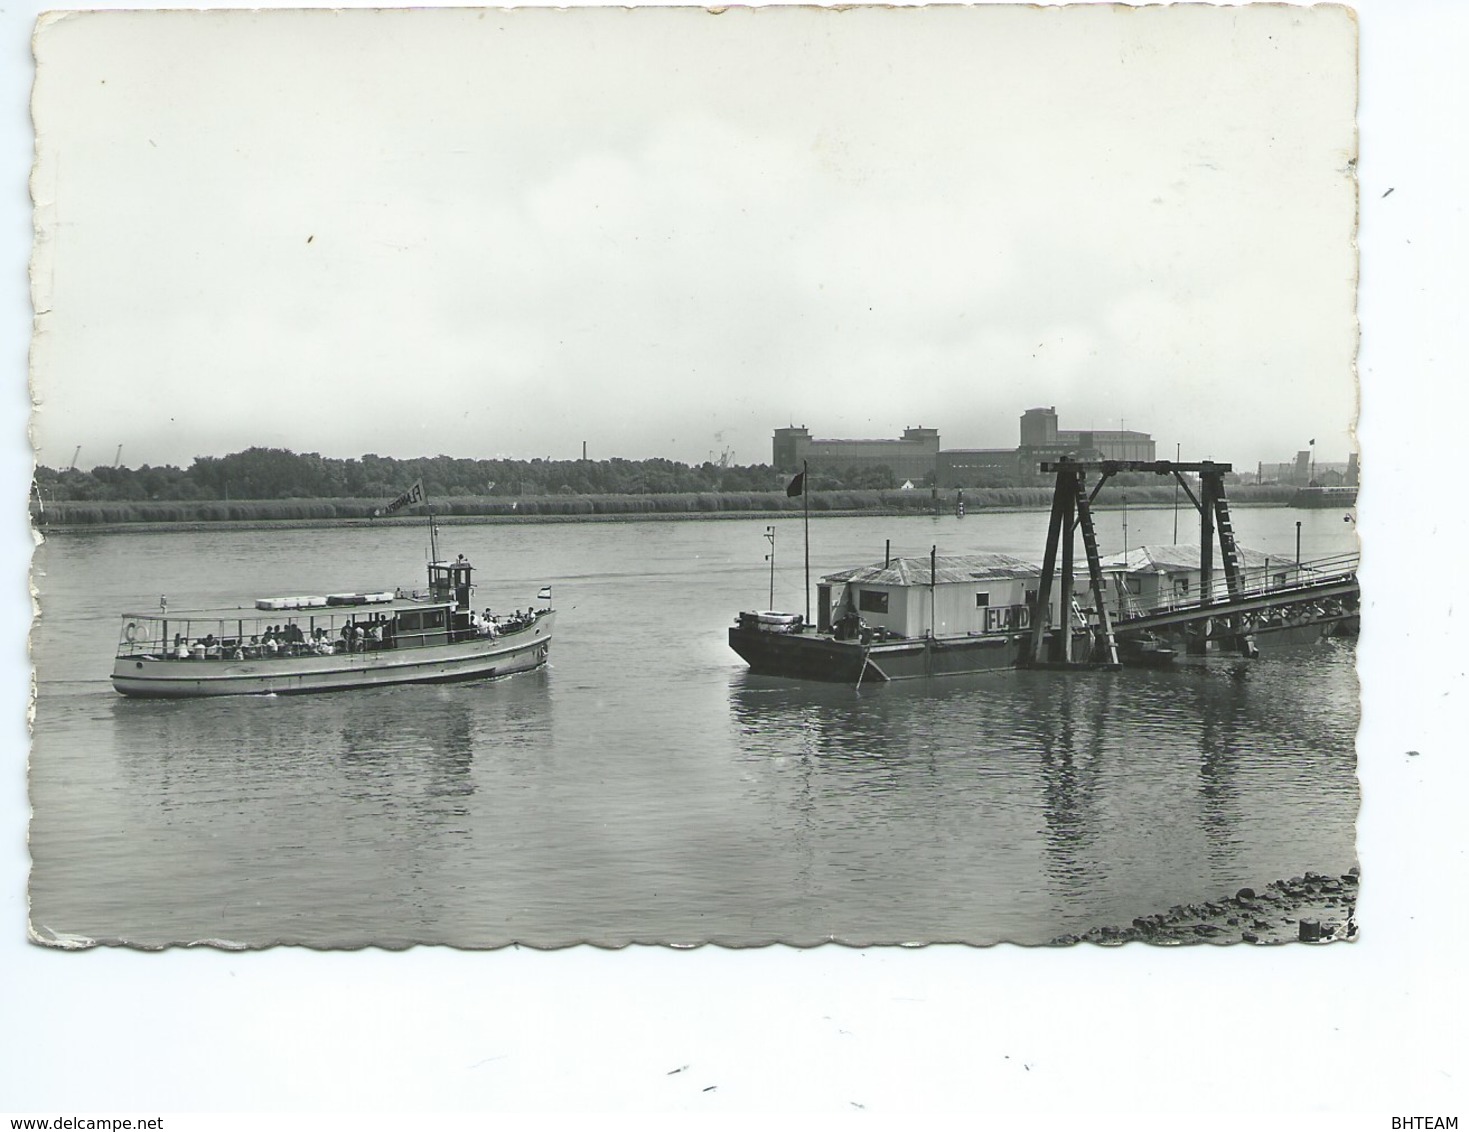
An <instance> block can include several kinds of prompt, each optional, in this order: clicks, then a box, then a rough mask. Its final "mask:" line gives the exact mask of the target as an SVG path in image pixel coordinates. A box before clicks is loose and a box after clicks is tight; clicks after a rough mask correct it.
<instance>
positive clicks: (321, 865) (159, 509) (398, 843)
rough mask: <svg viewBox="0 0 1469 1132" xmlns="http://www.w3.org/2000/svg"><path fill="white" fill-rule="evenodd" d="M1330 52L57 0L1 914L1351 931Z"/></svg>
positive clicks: (305, 928) (1309, 23)
mask: <svg viewBox="0 0 1469 1132" xmlns="http://www.w3.org/2000/svg"><path fill="white" fill-rule="evenodd" d="M1355 34H1356V27H1355V24H1354V22H1353V20H1352V18H1351V15H1350V13H1349V12H1348V11H1347V10H1346V9H1344V8H1341V7H1330V6H1328V7H1322V8H1315V9H1291V8H1264V7H1262V8H1233V9H1230V8H1183V9H1162V8H1160V9H1145V10H1142V11H1136V12H1127V11H1124V10H1118V9H1111V8H1091V7H1076V8H1068V9H1064V10H1061V11H1049V12H1048V11H1043V10H1039V9H1030V8H1025V7H1014V8H1010V7H1002V8H989V9H985V8H977V9H964V8H926V9H914V10H909V11H891V10H887V9H881V8H866V9H861V8H859V9H853V10H848V11H842V12H830V11H821V10H810V9H795V10H782V11H773V10H765V11H749V10H745V11H741V10H731V11H727V12H724V13H722V14H716V13H711V12H708V11H704V10H701V9H665V10H653V9H643V10H631V11H628V10H600V11H580V12H556V11H505V12H499V13H495V12H470V11H454V10H446V11H438V12H390V11H378V12H358V13H333V12H285V13H272V14H262V15H252V14H246V13H235V12H231V13H220V12H216V13H202V14H195V13H174V12H157V13H134V12H119V13H89V14H88V13H84V14H79V15H64V16H56V17H48V18H47V19H45V20H44V21H43V22H42V25H41V26H40V28H39V29H38V32H37V36H36V50H37V62H38V66H37V87H36V95H35V118H36V129H37V138H38V147H39V148H38V154H37V163H36V170H35V176H34V181H33V191H34V193H35V197H36V201H37V217H36V220H37V246H36V261H35V268H34V270H35V284H34V285H35V287H36V288H37V291H38V297H39V301H40V303H41V312H40V314H39V315H38V319H37V327H36V339H35V344H34V352H33V359H34V360H33V364H34V374H33V379H32V380H33V395H34V397H35V401H36V414H35V419H34V425H33V435H34V437H35V443H36V450H37V463H38V468H37V472H36V485H35V498H34V500H33V508H34V517H35V520H36V524H37V527H38V529H39V531H40V532H41V534H42V536H43V541H42V543H41V545H40V546H39V547H38V548H37V551H36V557H35V586H36V590H37V592H38V601H39V602H40V605H41V617H40V620H39V621H38V623H37V626H36V630H35V633H34V637H33V642H34V649H35V661H36V672H37V702H36V737H35V746H36V754H37V758H36V760H35V762H34V763H33V765H32V780H31V781H32V794H33V798H34V802H35V807H36V815H35V819H34V821H33V824H32V831H31V845H32V852H33V855H34V860H35V865H34V871H33V874H32V885H31V902H32V914H31V920H32V930H33V932H34V933H35V935H36V938H37V939H38V940H39V941H41V942H51V943H55V944H57V945H59V946H79V945H86V944H88V943H91V942H102V943H127V944H133V945H136V946H142V947H158V946H166V945H169V944H183V943H194V942H199V941H203V940H209V941H217V942H218V943H219V944H220V945H222V946H246V947H248V946H259V945H265V944H275V943H295V944H308V945H311V946H317V947H335V946H362V945H365V944H382V945H385V946H405V945H409V944H415V943H443V944H453V945H456V946H471V947H475V946H478V947H486V946H488V947H496V946H503V945H506V944H511V943H520V944H529V945H533V946H537V947H559V946H564V945H568V944H575V943H583V942H591V943H599V944H606V945H613V946H618V945H622V944H627V943H633V942H637V943H664V944H698V943H706V942H715V943H720V944H725V945H734V946H741V945H758V944H767V943H773V942H774V943H789V944H796V945H803V946H804V945H811V944H817V943H822V942H827V941H839V942H842V943H850V944H857V945H868V944H900V943H933V942H963V943H976V944H992V943H999V942H1013V943H1025V944H1043V943H1051V942H1058V941H1064V940H1072V939H1077V938H1088V939H1089V938H1096V939H1099V940H1108V941H1110V940H1114V939H1116V940H1120V939H1124V938H1131V937H1132V936H1134V935H1136V936H1140V937H1142V938H1145V939H1148V940H1151V941H1155V942H1160V943H1162V942H1166V943H1182V942H1189V943H1192V942H1201V941H1208V942H1245V943H1275V942H1283V941H1286V940H1310V941H1317V940H1321V939H1323V938H1324V939H1328V940H1332V941H1345V940H1348V939H1350V937H1351V936H1352V934H1353V933H1354V932H1355V930H1356V924H1355V922H1354V918H1353V907H1354V898H1355V886H1356V883H1357V875H1356V870H1357V868H1358V865H1357V859H1356V854H1355V848H1354V827H1355V821H1356V815H1357V808H1358V794H1357V783H1356V777H1355V755H1354V748H1353V737H1354V734H1355V731H1356V726H1357V719H1358V708H1357V685H1356V677H1355V670H1354V664H1353V656H1354V646H1353V641H1354V637H1355V635H1356V632H1357V621H1358V604H1359V596H1360V595H1359V588H1358V583H1357V579H1356V558H1357V535H1356V531H1355V525H1354V521H1355V513H1354V512H1355V501H1356V486H1357V482H1358V478H1359V474H1360V466H1359V461H1358V459H1357V455H1356V452H1355V450H1354V448H1353V438H1352V428H1353V423H1354V421H1353V413H1354V408H1355V399H1356V390H1355V382H1354V376H1353V362H1354V357H1355V344H1356V329H1355V317H1354V309H1355V308H1354V294H1355V287H1356V268H1355V263H1356V257H1355V250H1354V244H1353V236H1354V221H1355V214H1356V211H1355V210H1356V178H1355V175H1354V165H1355V154H1356V150H1355V129H1354V107H1355V89H1356V82H1355V67H1354V61H1355ZM425 56H429V57H432V58H434V59H435V60H436V67H435V74H434V75H433V77H432V81H430V82H425V81H424V76H423V74H422V73H421V71H419V70H418V69H416V68H405V67H403V66H402V65H401V62H402V60H403V59H404V58H405V57H425ZM308 59H309V60H310V61H311V62H310V65H309V66H308V65H307V64H306V61H307V60H308ZM755 59H759V60H761V64H760V67H761V69H760V81H759V82H754V81H752V78H753V76H752V75H751V74H750V67H751V65H752V60H755ZM609 60H615V62H610V61H609ZM614 73H615V74H616V75H617V76H619V78H621V79H622V81H621V82H619V83H618V84H617V85H616V86H615V87H609V84H608V76H609V74H614ZM1160 92H1162V93H1164V94H1166V97H1162V98H1160V97H1158V96H1159V94H1160ZM960 107H963V108H965V113H963V114H960V113H958V112H957V110H958V108H960ZM104 373H105V375H106V376H105V378H103V376H102V375H103V374H104ZM793 422H799V423H793ZM917 422H923V423H922V424H919V423H917ZM99 454H100V455H99ZM99 459H100V462H99ZM686 520H687V521H686ZM329 692H330V693H343V694H340V695H336V694H334V695H330V696H327V695H324V693H329ZM298 693H299V694H298ZM315 693H323V694H322V695H317V694H315ZM79 823H80V828H79ZM83 829H84V830H85V831H86V834H87V835H86V836H85V837H80V836H79V834H80V833H81V832H82V830H83ZM105 831H115V832H105Z"/></svg>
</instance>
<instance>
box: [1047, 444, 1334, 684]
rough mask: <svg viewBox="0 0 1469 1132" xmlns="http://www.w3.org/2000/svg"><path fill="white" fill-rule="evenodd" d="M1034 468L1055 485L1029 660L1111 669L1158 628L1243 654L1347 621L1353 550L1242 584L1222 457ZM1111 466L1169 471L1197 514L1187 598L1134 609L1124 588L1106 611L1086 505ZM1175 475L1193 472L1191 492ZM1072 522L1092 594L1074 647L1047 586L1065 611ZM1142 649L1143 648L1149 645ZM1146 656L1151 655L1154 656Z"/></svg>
mask: <svg viewBox="0 0 1469 1132" xmlns="http://www.w3.org/2000/svg"><path fill="white" fill-rule="evenodd" d="M1041 470H1042V471H1046V472H1054V473H1055V475H1056V491H1055V495H1054V496H1053V498H1052V502H1051V524H1050V529H1049V531H1048V532H1047V534H1046V552H1045V559H1044V562H1043V564H1042V566H1041V576H1040V585H1039V590H1038V593H1037V597H1036V602H1035V609H1036V610H1038V611H1046V612H1045V613H1044V614H1042V615H1037V616H1033V617H1032V619H1031V626H1032V627H1031V630H1030V634H1031V635H1030V641H1029V647H1028V658H1027V660H1026V661H1025V663H1027V664H1029V665H1030V666H1032V667H1061V668H1072V667H1079V666H1082V665H1089V666H1095V665H1100V666H1103V667H1107V668H1116V667H1118V666H1119V665H1120V663H1121V657H1122V653H1123V651H1124V650H1122V649H1120V648H1119V645H1122V644H1126V645H1129V646H1131V647H1134V648H1136V647H1137V646H1138V645H1139V644H1143V643H1144V642H1149V641H1150V638H1152V636H1153V634H1154V633H1155V632H1157V631H1158V630H1168V631H1169V632H1170V634H1172V635H1175V636H1177V635H1182V636H1184V637H1185V638H1186V639H1187V648H1188V651H1189V652H1191V653H1192V652H1195V651H1198V652H1203V651H1215V650H1227V651H1231V652H1238V653H1240V654H1242V655H1245V656H1256V655H1258V651H1259V650H1258V648H1257V647H1256V643H1255V635H1256V634H1263V633H1272V634H1276V635H1275V636H1273V637H1272V639H1279V640H1285V639H1288V638H1287V637H1286V636H1281V635H1278V634H1280V631H1282V630H1294V629H1296V628H1298V627H1299V626H1302V625H1307V626H1310V627H1313V628H1314V629H1315V630H1316V631H1320V632H1330V631H1335V630H1336V629H1337V625H1338V623H1341V622H1348V621H1354V620H1355V618H1356V616H1357V611H1358V606H1359V603H1360V596H1361V591H1360V589H1359V587H1358V584H1357V556H1356V555H1355V554H1352V555H1340V556H1336V557H1333V558H1322V559H1317V560H1315V561H1312V562H1296V563H1292V564H1282V566H1281V567H1280V568H1279V569H1278V570H1277V571H1276V572H1275V573H1271V572H1270V570H1269V568H1268V566H1267V568H1266V570H1265V571H1263V572H1262V574H1261V575H1260V583H1259V584H1258V585H1254V586H1252V585H1251V584H1250V578H1249V574H1250V571H1249V570H1247V569H1246V568H1245V566H1244V563H1243V561H1242V556H1241V554H1240V550H1239V544H1238V542H1237V541H1236V539H1235V534H1234V522H1233V519H1232V517H1231V516H1230V513H1229V501H1228V500H1227V499H1226V498H1225V494H1224V476H1225V474H1226V473H1228V472H1229V471H1230V470H1231V467H1230V465H1229V464H1219V463H1215V462H1214V461H1212V460H1204V461H1201V462H1199V463H1183V462H1177V461H1172V460H1102V461H1092V462H1083V461H1078V460H1071V459H1068V458H1063V459H1061V460H1058V461H1056V462H1054V463H1052V462H1049V461H1048V462H1046V463H1043V464H1042V465H1041ZM1088 472H1099V473H1100V476H1099V477H1098V479H1097V482H1096V485H1095V486H1094V487H1092V488H1091V490H1090V491H1088V485H1087V482H1086V477H1087V473H1088ZM1119 472H1150V473H1152V474H1154V475H1159V476H1172V477H1173V478H1174V479H1175V480H1176V481H1177V482H1178V485H1179V486H1180V487H1181V488H1182V489H1183V491H1184V492H1185V493H1186V494H1187V495H1188V498H1189V501H1190V502H1191V503H1193V505H1194V508H1195V509H1196V510H1197V511H1198V513H1199V578H1198V582H1199V588H1198V593H1199V596H1198V597H1197V598H1195V599H1193V600H1184V601H1177V600H1170V601H1168V602H1166V603H1165V604H1159V605H1157V606H1155V607H1154V608H1151V609H1147V608H1142V609H1140V608H1138V606H1137V604H1136V603H1135V602H1133V601H1132V600H1131V599H1130V597H1128V596H1127V595H1126V594H1125V593H1124V595H1123V597H1122V598H1121V605H1122V608H1120V609H1119V610H1118V612H1117V613H1116V614H1115V615H1114V614H1113V613H1112V612H1111V611H1110V610H1108V609H1107V600H1106V593H1107V587H1106V584H1105V579H1104V570H1103V567H1102V565H1101V561H1100V557H1099V553H1098V549H1097V538H1096V530H1095V527H1094V525H1093V522H1092V515H1091V504H1092V502H1093V501H1094V500H1095V499H1096V497H1097V495H1098V493H1099V492H1100V491H1101V490H1102V488H1103V486H1104V485H1105V484H1106V483H1107V481H1108V480H1109V479H1110V478H1111V477H1112V476H1114V475H1116V474H1118V473H1119ZM1184 473H1189V474H1191V475H1196V476H1197V477H1198V480H1197V485H1198V487H1199V493H1198V495H1195V494H1194V490H1193V486H1192V485H1191V484H1190V482H1189V481H1188V480H1187V479H1186V478H1185V475H1184ZM1077 528H1080V531H1081V536H1082V546H1083V547H1084V549H1085V558H1086V568H1087V574H1088V579H1089V582H1090V591H1091V593H1092V594H1093V595H1096V599H1095V604H1096V608H1095V609H1093V610H1091V611H1090V612H1091V613H1092V614H1093V615H1094V616H1095V619H1096V620H1095V622H1094V624H1093V625H1092V626H1091V629H1092V636H1093V641H1092V645H1091V648H1090V649H1087V648H1086V647H1085V641H1084V639H1083V642H1082V648H1081V650H1080V652H1077V651H1076V649H1077V642H1076V641H1075V640H1074V637H1075V636H1076V634H1075V632H1074V630H1073V628H1072V627H1071V625H1070V624H1069V622H1070V620H1071V619H1070V618H1069V617H1068V618H1067V619H1066V621H1067V624H1066V625H1065V627H1064V628H1058V627H1054V626H1052V625H1051V623H1050V622H1051V617H1050V612H1049V611H1050V610H1051V609H1052V602H1051V595H1052V589H1053V583H1054V584H1056V585H1059V588H1060V608H1061V609H1068V610H1069V609H1071V608H1072V606H1073V604H1074V602H1073V574H1074V569H1075V566H1076V564H1077V563H1076V552H1075V532H1076V530H1077ZM1216 537H1217V539H1218V544H1219V559H1220V562H1219V564H1220V566H1221V567H1222V568H1223V569H1222V571H1221V572H1222V573H1223V575H1224V589H1225V592H1224V593H1223V594H1216V593H1215V588H1214V582H1215V570H1214V544H1215V539H1216ZM1145 647H1148V648H1151V647H1152V643H1149V644H1147V645H1146V646H1145ZM1154 655H1157V654H1156V653H1154Z"/></svg>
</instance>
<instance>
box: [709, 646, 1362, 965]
mask: <svg viewBox="0 0 1469 1132" xmlns="http://www.w3.org/2000/svg"><path fill="white" fill-rule="evenodd" d="M1311 656H1312V660H1311V662H1309V663H1307V664H1305V665H1302V664H1301V662H1300V658H1294V659H1293V660H1292V661H1289V662H1281V663H1277V662H1276V661H1274V660H1269V659H1267V660H1255V661H1248V662H1246V661H1240V662H1239V663H1237V664H1235V665H1220V664H1217V663H1214V664H1208V665H1205V664H1199V665H1197V666H1185V667H1182V668H1179V669H1176V670H1163V671H1158V672H1153V671H1140V670H1126V671H1089V672H1077V673H1071V674H1067V675H1064V676H1063V675H1058V674H1056V673H1051V672H1034V671H1025V670H1014V671H1006V672H996V673H987V674H977V675H974V676H967V677H954V678H952V679H949V680H945V681H924V682H903V683H891V684H881V685H873V686H871V687H870V688H864V689H863V691H862V693H861V694H860V695H855V694H854V693H853V691H852V689H850V688H841V687H834V686H830V685H822V684H814V683H802V684H797V683H792V682H791V681H787V680H781V679H778V678H769V677H759V676H753V675H750V674H741V675H740V676H738V677H736V679H735V680H734V681H733V682H732V684H731V692H730V702H731V713H732V717H733V720H734V722H735V724H736V725H737V726H738V728H739V740H740V744H741V747H742V749H743V751H744V754H745V758H746V760H747V763H748V764H750V765H752V766H753V767H754V768H755V769H754V770H753V771H752V778H753V780H754V782H755V783H756V784H757V787H756V788H759V789H763V790H765V791H767V792H769V793H770V795H771V796H772V797H773V798H776V797H786V798H788V799H791V800H794V802H793V804H794V805H795V806H796V807H797V809H798V811H799V812H800V813H801V815H802V817H801V821H800V822H798V823H796V824H797V826H798V827H799V828H805V829H808V830H809V831H810V833H809V834H808V835H807V844H806V846H805V849H806V851H807V852H808V854H809V857H810V861H809V864H808V872H809V874H810V876H811V877H812V878H813V882H812V893H811V895H812V898H813V899H816V900H820V901H824V902H825V903H826V904H828V905H829V906H838V907H839V906H845V907H847V908H848V909H858V910H860V906H861V900H862V892H863V890H864V889H866V888H870V887H872V886H879V887H880V888H881V889H882V891H883V892H884V893H885V894H886V896H885V898H886V899H889V900H902V901H904V902H905V904H906V907H905V913H904V914H905V915H909V914H910V913H911V926H912V928H913V929H914V931H915V934H914V935H912V936H911V937H910V938H913V939H926V940H929V941H936V940H944V939H968V940H969V941H971V942H998V941H1002V940H1011V941H1016V942H1031V943H1041V942H1047V941H1049V940H1050V939H1053V938H1056V937H1057V936H1059V935H1061V934H1063V933H1065V932H1068V931H1073V930H1078V929H1081V930H1084V929H1085V928H1087V927H1092V926H1096V925H1099V924H1105V923H1114V922H1122V923H1126V922H1128V921H1130V920H1131V919H1132V918H1133V917H1134V916H1137V915H1140V914H1145V913H1149V912H1154V911H1160V910H1163V909H1166V908H1168V907H1170V906H1171V905H1173V904H1175V903H1178V902H1180V901H1194V900H1200V899H1212V898H1214V897H1217V896H1218V895H1219V894H1220V893H1224V892H1230V891H1233V890H1234V889H1235V888H1238V887H1240V886H1242V885H1245V884H1259V883H1267V882H1269V881H1270V880H1273V879H1276V878H1278V877H1282V876H1292V875H1296V874H1298V873H1300V872H1301V871H1302V870H1303V869H1308V868H1312V867H1317V866H1319V867H1321V868H1323V870H1325V869H1335V870H1337V871H1344V870H1345V869H1346V868H1348V867H1350V866H1351V865H1352V864H1353V863H1355V850H1354V824H1355V820H1356V810H1357V792H1356V780H1355V771H1354V765H1355V757H1354V753H1353V741H1352V736H1353V734H1354V732H1355V726H1356V725H1355V699H1354V691H1353V688H1354V684H1353V681H1352V678H1351V659H1352V658H1351V649H1350V648H1349V647H1335V646H1332V647H1327V648H1323V649H1321V650H1312V653H1311ZM1303 700H1309V701H1310V702H1311V703H1312V704H1313V705H1321V704H1328V705H1333V706H1332V707H1320V706H1314V707H1306V708H1303V707H1302V701H1303ZM893 828H901V829H905V830H907V831H909V840H908V843H907V844H905V845H903V846H901V847H894V846H892V845H891V844H890V841H889V843H888V850H889V851H888V852H886V853H883V854H882V855H881V858H880V859H878V860H874V859H872V858H873V854H872V853H871V852H870V851H869V850H870V846H871V845H872V844H873V843H874V842H875V841H876V840H877V837H876V831H878V830H882V831H884V838H885V839H886V831H889V830H891V829H893ZM864 831H869V833H871V834H872V836H864V835H863V834H864ZM895 849H896V851H894V850H895ZM854 862H860V863H861V867H860V868H854ZM858 920H859V922H860V916H858ZM978 925H983V930H980V929H979V928H978ZM920 928H926V929H927V930H926V931H923V930H919V929H920ZM837 930H840V926H838V929H837Z"/></svg>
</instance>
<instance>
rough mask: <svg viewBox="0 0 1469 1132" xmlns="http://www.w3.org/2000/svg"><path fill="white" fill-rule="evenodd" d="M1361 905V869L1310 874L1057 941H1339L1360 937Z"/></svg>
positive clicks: (1103, 942)
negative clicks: (1358, 892)
mask: <svg viewBox="0 0 1469 1132" xmlns="http://www.w3.org/2000/svg"><path fill="white" fill-rule="evenodd" d="M1356 908H1357V869H1355V868H1353V869H1352V871H1351V872H1349V873H1343V874H1342V875H1341V876H1336V877H1333V876H1326V875H1323V874H1320V873H1305V874H1304V875H1302V876H1297V877H1292V878H1291V879H1290V880H1277V881H1272V882H1271V883H1270V884H1268V885H1266V886H1265V887H1264V888H1262V889H1260V890H1259V891H1258V892H1257V891H1256V890H1255V889H1253V888H1241V889H1240V890H1239V891H1238V892H1236V893H1235V894H1234V895H1233V896H1223V897H1220V898H1218V899H1216V900H1206V901H1204V902H1203V903H1200V904H1175V905H1174V906H1173V907H1172V908H1169V909H1168V911H1167V912H1159V913H1155V914H1153V915H1148V916H1139V917H1138V918H1137V919H1135V920H1133V921H1132V923H1130V924H1128V925H1126V926H1111V927H1102V928H1092V929H1090V930H1089V931H1085V932H1082V933H1081V934H1080V935H1063V936H1060V937H1058V938H1056V939H1053V940H1052V941H1051V943H1052V945H1053V946H1062V945H1066V944H1073V943H1102V944H1119V943H1134V942H1139V943H1164V944H1182V943H1254V944H1274V943H1291V942H1295V941H1302V942H1307V943H1333V942H1338V941H1343V940H1350V939H1354V938H1356V935H1357V924H1356V920H1355V919H1354V918H1353V917H1354V915H1355V913H1356Z"/></svg>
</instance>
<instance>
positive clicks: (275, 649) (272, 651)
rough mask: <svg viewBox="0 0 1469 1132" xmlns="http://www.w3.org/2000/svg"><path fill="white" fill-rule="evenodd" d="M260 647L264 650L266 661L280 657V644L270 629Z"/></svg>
mask: <svg viewBox="0 0 1469 1132" xmlns="http://www.w3.org/2000/svg"><path fill="white" fill-rule="evenodd" d="M260 647H261V648H262V649H263V650H264V652H265V656H266V659H271V658H274V657H277V656H280V653H281V646H280V642H279V641H277V640H276V639H275V634H274V633H273V632H272V631H271V630H269V629H267V630H266V631H265V640H263V641H261V642H260Z"/></svg>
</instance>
